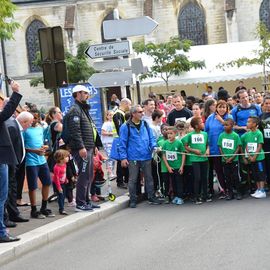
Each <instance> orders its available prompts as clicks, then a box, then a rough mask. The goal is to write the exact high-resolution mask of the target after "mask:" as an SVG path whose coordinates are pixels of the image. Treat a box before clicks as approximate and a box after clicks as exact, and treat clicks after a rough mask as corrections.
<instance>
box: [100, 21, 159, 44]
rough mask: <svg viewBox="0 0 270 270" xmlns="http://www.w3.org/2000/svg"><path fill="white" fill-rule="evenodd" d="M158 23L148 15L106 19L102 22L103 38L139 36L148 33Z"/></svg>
mask: <svg viewBox="0 0 270 270" xmlns="http://www.w3.org/2000/svg"><path fill="white" fill-rule="evenodd" d="M157 26H158V23H157V22H156V21H154V20H153V19H151V18H150V17H148V16H143V17H137V18H132V19H120V20H107V21H104V22H103V31H104V38H105V39H115V38H123V37H132V36H141V35H147V34H150V33H151V32H152V31H153V30H154V29H155V28H156V27H157Z"/></svg>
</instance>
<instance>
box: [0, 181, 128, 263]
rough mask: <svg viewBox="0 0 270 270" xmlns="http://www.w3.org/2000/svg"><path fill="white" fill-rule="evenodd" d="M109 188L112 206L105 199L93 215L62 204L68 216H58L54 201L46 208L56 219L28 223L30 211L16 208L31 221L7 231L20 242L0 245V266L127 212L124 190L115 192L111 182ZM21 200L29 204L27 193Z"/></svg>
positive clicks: (104, 188) (26, 208)
mask: <svg viewBox="0 0 270 270" xmlns="http://www.w3.org/2000/svg"><path fill="white" fill-rule="evenodd" d="M111 184H112V190H113V194H115V195H116V200H115V201H114V202H111V201H108V199H106V200H105V201H101V202H100V203H99V204H100V205H101V208H100V209H97V210H95V211H93V212H88V213H85V212H75V208H74V207H67V206H66V204H65V210H66V211H67V212H68V214H69V215H68V216H63V215H60V214H59V212H58V204H57V201H54V202H52V203H49V204H48V208H50V209H51V210H52V211H53V213H54V214H55V215H56V216H55V217H54V218H45V219H31V218H30V211H31V207H30V206H25V207H19V210H20V212H21V214H22V216H23V217H26V218H30V220H29V222H25V223H17V227H16V228H10V229H9V232H10V234H11V235H16V236H20V238H21V240H20V241H18V242H13V243H4V244H0V265H2V264H4V263H6V262H8V261H11V260H14V259H15V258H17V257H18V256H21V255H23V254H25V253H27V252H29V251H31V250H33V249H35V248H37V247H39V246H41V245H44V244H47V243H49V242H52V241H55V240H56V239H58V238H60V237H62V236H64V235H66V234H67V233H69V232H71V231H73V230H77V229H78V228H80V227H83V226H86V225H89V224H91V223H93V222H96V221H98V220H100V219H103V218H105V217H107V216H109V215H112V214H113V213H115V212H117V211H119V210H121V209H124V208H126V207H127V206H128V201H129V197H128V195H127V190H124V189H119V188H117V187H116V182H115V181H112V182H111ZM102 190H103V191H102V194H104V193H106V190H107V188H106V185H105V186H104V187H103V188H102ZM74 195H75V191H74ZM23 200H24V201H26V202H28V201H29V198H28V194H27V193H24V194H23ZM37 202H38V203H40V202H41V191H40V190H37ZM38 208H39V206H38Z"/></svg>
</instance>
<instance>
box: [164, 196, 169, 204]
mask: <svg viewBox="0 0 270 270" xmlns="http://www.w3.org/2000/svg"><path fill="white" fill-rule="evenodd" d="M164 203H165V204H169V203H170V198H169V196H166V197H165V199H164Z"/></svg>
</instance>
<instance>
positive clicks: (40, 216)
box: [31, 211, 46, 219]
mask: <svg viewBox="0 0 270 270" xmlns="http://www.w3.org/2000/svg"><path fill="white" fill-rule="evenodd" d="M31 218H35V219H44V218H46V217H45V216H44V215H42V214H41V213H40V212H39V211H35V212H31Z"/></svg>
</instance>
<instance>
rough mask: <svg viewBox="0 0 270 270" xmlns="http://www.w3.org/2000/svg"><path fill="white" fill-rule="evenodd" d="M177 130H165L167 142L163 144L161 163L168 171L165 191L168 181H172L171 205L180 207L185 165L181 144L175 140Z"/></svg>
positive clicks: (169, 128) (173, 128) (170, 128)
mask: <svg viewBox="0 0 270 270" xmlns="http://www.w3.org/2000/svg"><path fill="white" fill-rule="evenodd" d="M176 135H177V130H176V128H175V127H168V128H167V137H168V140H167V141H165V142H164V144H163V147H162V150H163V155H162V158H163V161H164V163H165V165H166V167H167V169H168V175H167V177H166V181H167V183H166V184H165V185H167V189H168V184H169V183H170V182H169V181H170V179H171V181H172V188H173V194H174V199H173V200H172V203H174V204H177V205H181V204H183V203H184V201H183V172H184V165H185V158H186V156H185V154H184V153H183V152H184V151H185V149H184V146H183V143H182V141H181V140H180V139H176Z"/></svg>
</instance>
